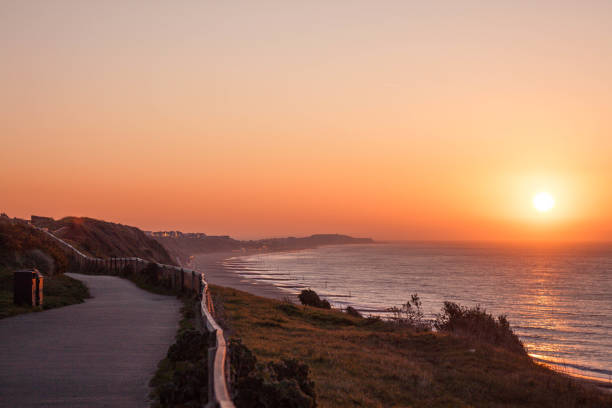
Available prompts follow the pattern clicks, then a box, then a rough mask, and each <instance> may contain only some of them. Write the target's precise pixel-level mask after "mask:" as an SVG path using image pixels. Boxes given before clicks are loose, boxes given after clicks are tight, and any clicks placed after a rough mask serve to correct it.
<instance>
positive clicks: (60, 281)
mask: <svg viewBox="0 0 612 408" xmlns="http://www.w3.org/2000/svg"><path fill="white" fill-rule="evenodd" d="M13 272H14V269H13V268H6V267H4V268H0V319H1V318H5V317H9V316H14V315H17V314H21V313H29V312H38V311H41V310H47V309H53V308H56V307H61V306H68V305H73V304H76V303H82V302H84V301H85V299H87V298H89V297H90V295H89V290H88V289H87V287H86V286H85V285H84V284H83V283H82V282H80V281H78V280H76V279H72V278H71V277H69V276H66V275H64V274H59V275H54V276H45V280H44V292H43V308H42V309H41V308H37V307H28V306H17V305H14V304H13Z"/></svg>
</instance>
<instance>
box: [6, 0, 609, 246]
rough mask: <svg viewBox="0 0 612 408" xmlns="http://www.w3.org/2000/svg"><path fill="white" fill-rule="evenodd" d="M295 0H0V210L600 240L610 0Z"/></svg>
mask: <svg viewBox="0 0 612 408" xmlns="http://www.w3.org/2000/svg"><path fill="white" fill-rule="evenodd" d="M85 3H87V4H85ZM220 3H224V4H220ZM225 3H227V4H225ZM256 3H257V5H256ZM296 3H297V2H286V1H278V2H267V1H264V2H251V1H244V2H231V4H230V2H206V1H187V0H185V1H179V2H161V1H160V2H156V1H142V2H140V1H127V0H125V1H116V2H115V1H109V2H82V1H77V0H74V1H53V2H49V1H28V2H21V1H3V2H2V3H1V4H0V49H2V63H1V64H0V89H1V93H0V95H1V96H0V143H1V144H0V211H4V212H6V213H8V214H9V215H10V216H18V217H29V216H30V215H31V214H41V215H50V216H53V217H62V216H65V215H87V216H91V217H95V218H101V219H105V220H109V221H116V222H121V223H126V224H131V225H136V226H139V227H141V228H143V229H155V230H158V229H180V230H184V231H202V232H207V233H211V234H231V235H233V236H237V237H243V238H254V237H265V236H280V235H306V234H310V233H317V232H339V233H349V234H354V235H360V236H373V237H374V238H377V239H442V240H447V239H448V240H452V239H465V240H471V239H478V240H563V241H573V240H610V237H611V236H612V188H611V187H610V186H612V104H611V102H610V101H612V74H611V73H612V52H610V51H611V50H612V34H611V33H612V32H611V31H610V27H609V22H610V21H611V19H612V3H610V2H607V1H595V0H594V1H590V2H569V1H568V2H564V1H554V2H553V1H540V2H528V1H518V2H507V4H505V5H502V4H498V3H502V2H487V1H478V2H476V1H474V2H470V1H466V2H456V1H448V2H440V1H438V2H436V1H434V2H413V3H415V4H410V3H411V2H406V1H387V2H365V1H364V2H359V1H346V2H343V1H337V2H324V1H320V2H319V1H313V2H307V3H308V4H302V5H297V4H296ZM303 3H306V2H303ZM329 3H333V4H329ZM419 3H423V4H419ZM491 3H496V4H491ZM533 3H537V4H533ZM539 191H549V192H550V193H551V194H553V196H555V198H556V201H557V204H556V207H555V208H554V209H553V210H552V211H551V212H550V213H546V214H540V213H537V212H536V211H535V210H534V209H533V207H532V205H531V199H532V197H533V195H534V194H535V193H537V192H539Z"/></svg>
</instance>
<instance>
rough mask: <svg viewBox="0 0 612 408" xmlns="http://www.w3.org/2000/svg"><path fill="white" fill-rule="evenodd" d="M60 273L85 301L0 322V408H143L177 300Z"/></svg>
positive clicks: (170, 338)
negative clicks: (81, 287)
mask: <svg viewBox="0 0 612 408" xmlns="http://www.w3.org/2000/svg"><path fill="white" fill-rule="evenodd" d="M68 275H70V276H71V277H73V278H76V279H79V280H81V281H83V282H84V283H85V284H86V285H87V286H88V287H89V290H90V292H91V295H92V296H93V298H92V299H88V300H86V301H85V303H82V304H78V305H72V306H66V307H62V308H59V309H52V310H47V311H44V312H42V313H28V314H24V315H19V316H14V317H9V318H6V319H2V320H0V407H11V408H17V407H19V408H27V407H89V408H97V407H147V406H148V405H149V398H148V394H149V392H150V389H149V386H148V383H149V380H150V379H151V377H152V376H153V373H154V372H155V369H156V367H157V363H158V362H159V361H160V360H161V359H162V358H163V357H164V356H165V354H166V351H167V350H168V347H169V345H170V344H172V343H173V342H174V336H175V334H176V329H177V327H178V320H179V309H180V306H181V304H180V301H179V300H177V299H176V298H174V297H171V296H160V295H155V294H152V293H149V292H146V291H144V290H141V289H139V288H137V287H136V286H135V285H134V284H133V283H131V282H129V281H127V280H124V279H120V278H117V277H112V276H92V275H79V274H68Z"/></svg>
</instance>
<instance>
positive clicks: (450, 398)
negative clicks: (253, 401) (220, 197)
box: [212, 286, 612, 407]
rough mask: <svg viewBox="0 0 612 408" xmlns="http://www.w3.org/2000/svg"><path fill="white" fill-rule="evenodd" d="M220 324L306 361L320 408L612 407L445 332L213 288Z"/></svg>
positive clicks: (268, 350) (516, 359) (607, 399)
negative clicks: (409, 327) (416, 330)
mask: <svg viewBox="0 0 612 408" xmlns="http://www.w3.org/2000/svg"><path fill="white" fill-rule="evenodd" d="M212 293H213V295H214V297H215V301H216V305H217V309H218V314H219V316H218V317H219V320H220V321H221V324H223V325H224V326H226V329H227V334H228V335H229V336H231V337H240V338H242V341H243V343H244V344H245V345H246V346H247V347H249V348H250V349H251V350H252V351H253V353H254V354H255V355H256V356H257V358H258V359H259V360H260V361H262V362H266V361H271V360H278V359H279V358H296V359H298V360H301V361H303V362H304V363H306V364H308V365H309V366H310V369H311V377H312V378H313V379H314V381H315V384H316V393H317V402H318V404H319V406H320V407H357V406H368V407H409V406H414V407H447V406H449V407H462V406H463V407H468V406H474V407H507V406H508V407H509V406H521V407H523V406H527V407H577V406H587V407H588V406H592V407H599V406H612V396H610V395H606V394H603V393H601V392H600V391H598V390H597V389H595V388H586V387H584V386H582V385H579V384H577V383H575V382H573V381H572V380H570V379H568V378H567V377H564V376H562V375H560V374H557V373H555V372H552V371H550V370H548V369H546V368H544V367H541V366H538V365H536V364H534V363H533V362H532V361H531V360H530V359H529V358H528V357H527V356H526V355H525V354H518V353H512V352H509V351H506V350H504V349H499V348H495V347H492V346H489V345H486V344H479V343H474V342H473V341H472V340H468V339H462V338H459V337H455V336H452V335H448V334H438V333H416V332H414V331H411V330H409V329H406V328H402V327H397V325H392V324H387V323H385V322H381V321H377V320H369V319H364V318H359V317H355V316H350V315H348V314H346V313H342V312H340V311H337V310H329V311H328V310H321V309H315V308H311V307H307V306H301V305H300V306H297V305H292V304H288V303H283V302H279V301H275V300H270V299H265V298H261V297H257V296H253V295H249V294H246V293H244V292H241V291H238V290H234V289H229V288H222V287H216V286H213V287H212Z"/></svg>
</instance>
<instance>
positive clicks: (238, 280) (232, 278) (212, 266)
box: [193, 252, 289, 300]
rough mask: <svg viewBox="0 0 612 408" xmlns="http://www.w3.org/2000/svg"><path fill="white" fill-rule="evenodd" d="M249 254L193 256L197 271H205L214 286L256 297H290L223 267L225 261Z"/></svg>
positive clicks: (271, 286) (265, 284)
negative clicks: (232, 289)
mask: <svg viewBox="0 0 612 408" xmlns="http://www.w3.org/2000/svg"><path fill="white" fill-rule="evenodd" d="M246 255H249V254H244V253H236V252H212V253H207V254H196V255H194V256H193V264H194V266H195V269H197V270H200V271H203V272H204V276H205V279H206V281H207V282H208V283H210V284H212V285H218V286H225V287H229V288H234V289H238V290H242V291H244V292H247V293H250V294H252V295H256V296H262V297H266V298H271V299H277V300H282V299H283V298H286V297H288V296H289V294H288V293H286V292H283V291H282V290H280V289H279V288H277V287H276V286H274V285H273V284H271V283H266V282H256V281H255V280H253V279H249V278H244V277H242V276H240V275H239V274H238V273H236V271H233V270H232V269H230V268H226V267H225V266H223V261H225V260H227V259H230V258H234V257H239V256H246Z"/></svg>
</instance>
